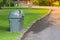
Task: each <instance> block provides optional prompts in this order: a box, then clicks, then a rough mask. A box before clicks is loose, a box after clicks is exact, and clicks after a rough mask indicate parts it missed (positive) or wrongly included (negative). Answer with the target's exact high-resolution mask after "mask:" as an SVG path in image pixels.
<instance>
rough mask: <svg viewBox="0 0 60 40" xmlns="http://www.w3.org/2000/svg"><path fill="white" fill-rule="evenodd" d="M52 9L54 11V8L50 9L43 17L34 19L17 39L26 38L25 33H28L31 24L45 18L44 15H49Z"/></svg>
mask: <svg viewBox="0 0 60 40" xmlns="http://www.w3.org/2000/svg"><path fill="white" fill-rule="evenodd" d="M51 11H52V10H51V9H49V11H48V14H46V15H44V16H43V17H41V18H38V19H36V20H35V21H33V22H32V24H30V25H29V27H28V28H27V29H26V30H24V31H23V32H22V33H21V35H20V37H19V38H18V39H17V40H22V39H23V38H24V36H25V34H26V33H27V32H28V31H29V29H30V28H31V26H32V25H33V24H34V23H36V21H37V20H41V19H43V18H44V17H46V16H47V15H49V14H50V13H51Z"/></svg>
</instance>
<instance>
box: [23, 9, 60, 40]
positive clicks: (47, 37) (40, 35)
mask: <svg viewBox="0 0 60 40" xmlns="http://www.w3.org/2000/svg"><path fill="white" fill-rule="evenodd" d="M22 40H60V9H54V10H53V11H52V12H51V14H50V15H48V16H46V17H45V18H43V19H41V20H38V21H37V22H36V23H35V24H33V25H32V28H31V29H29V32H27V34H26V35H25V37H23V38H22Z"/></svg>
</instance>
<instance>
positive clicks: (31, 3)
mask: <svg viewBox="0 0 60 40" xmlns="http://www.w3.org/2000/svg"><path fill="white" fill-rule="evenodd" d="M32 5H33V0H30V4H29V9H31V8H32Z"/></svg>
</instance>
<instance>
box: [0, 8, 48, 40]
mask: <svg viewBox="0 0 60 40" xmlns="http://www.w3.org/2000/svg"><path fill="white" fill-rule="evenodd" d="M16 9H17V8H15V9H13V8H12V9H0V40H16V39H17V38H18V37H19V36H20V34H21V33H11V32H9V21H8V15H9V14H10V12H11V11H13V10H16ZM21 10H23V12H24V29H26V28H27V27H28V26H29V25H30V24H32V22H33V21H35V20H36V19H38V18H41V17H42V16H44V15H45V14H47V13H48V11H49V10H48V9H35V8H34V9H31V10H30V9H28V8H24V9H23V8H21Z"/></svg>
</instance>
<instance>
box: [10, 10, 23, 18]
mask: <svg viewBox="0 0 60 40" xmlns="http://www.w3.org/2000/svg"><path fill="white" fill-rule="evenodd" d="M22 16H23V12H22V10H14V11H12V12H11V14H10V15H9V18H10V19H11V18H22Z"/></svg>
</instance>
